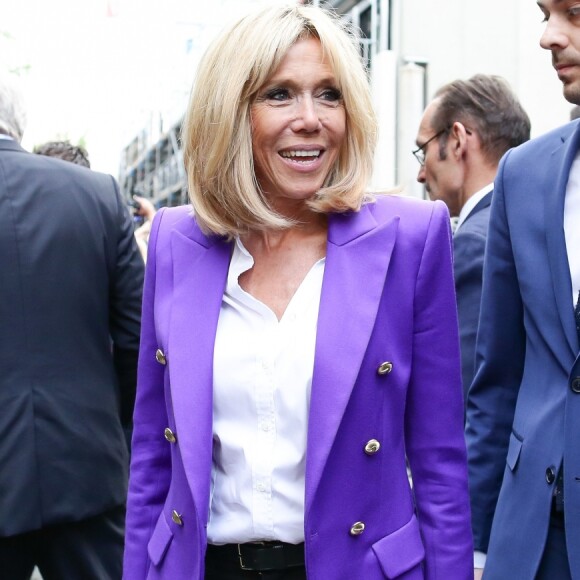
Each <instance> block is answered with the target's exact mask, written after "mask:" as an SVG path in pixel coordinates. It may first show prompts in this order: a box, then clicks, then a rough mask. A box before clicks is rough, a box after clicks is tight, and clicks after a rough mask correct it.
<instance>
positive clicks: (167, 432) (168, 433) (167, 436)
mask: <svg viewBox="0 0 580 580" xmlns="http://www.w3.org/2000/svg"><path fill="white" fill-rule="evenodd" d="M165 439H167V441H169V443H176V442H177V438H176V437H175V433H173V431H172V430H171V429H170V428H169V427H166V428H165Z"/></svg>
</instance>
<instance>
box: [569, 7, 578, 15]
mask: <svg viewBox="0 0 580 580" xmlns="http://www.w3.org/2000/svg"><path fill="white" fill-rule="evenodd" d="M568 14H569V15H570V16H580V6H572V8H569V9H568Z"/></svg>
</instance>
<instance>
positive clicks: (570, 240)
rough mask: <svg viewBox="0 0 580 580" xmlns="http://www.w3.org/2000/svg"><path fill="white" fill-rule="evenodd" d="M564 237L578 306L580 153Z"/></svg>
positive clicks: (573, 170)
mask: <svg viewBox="0 0 580 580" xmlns="http://www.w3.org/2000/svg"><path fill="white" fill-rule="evenodd" d="M564 235H565V236H566V250H567V252H568V265H569V267H570V277H571V279H572V300H573V302H574V304H576V300H577V299H578V291H580V151H578V153H576V157H575V159H574V161H573V162H572V167H570V175H569V177H568V185H567V186H566V200H565V202H564Z"/></svg>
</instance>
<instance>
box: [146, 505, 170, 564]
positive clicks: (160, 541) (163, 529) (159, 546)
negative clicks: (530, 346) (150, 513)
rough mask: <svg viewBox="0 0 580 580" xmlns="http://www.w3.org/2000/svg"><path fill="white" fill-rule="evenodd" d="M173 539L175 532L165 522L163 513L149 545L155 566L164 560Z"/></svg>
mask: <svg viewBox="0 0 580 580" xmlns="http://www.w3.org/2000/svg"><path fill="white" fill-rule="evenodd" d="M172 539H173V532H172V531H171V528H170V527H169V526H168V525H167V522H166V521H165V515H164V514H163V512H161V514H160V515H159V519H158V520H157V524H156V525H155V529H154V530H153V535H152V536H151V539H150V540H149V544H148V545H147V552H148V553H149V558H150V559H151V562H152V563H153V565H154V566H157V565H158V564H159V563H160V562H161V560H163V557H164V556H165V552H167V548H169V544H170V543H171V540H172Z"/></svg>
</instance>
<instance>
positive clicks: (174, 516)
mask: <svg viewBox="0 0 580 580" xmlns="http://www.w3.org/2000/svg"><path fill="white" fill-rule="evenodd" d="M171 519H172V520H173V521H174V522H175V523H176V524H177V525H178V526H182V525H183V520H182V519H181V516H180V515H179V514H178V513H177V512H176V511H175V510H173V511H172V512H171Z"/></svg>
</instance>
